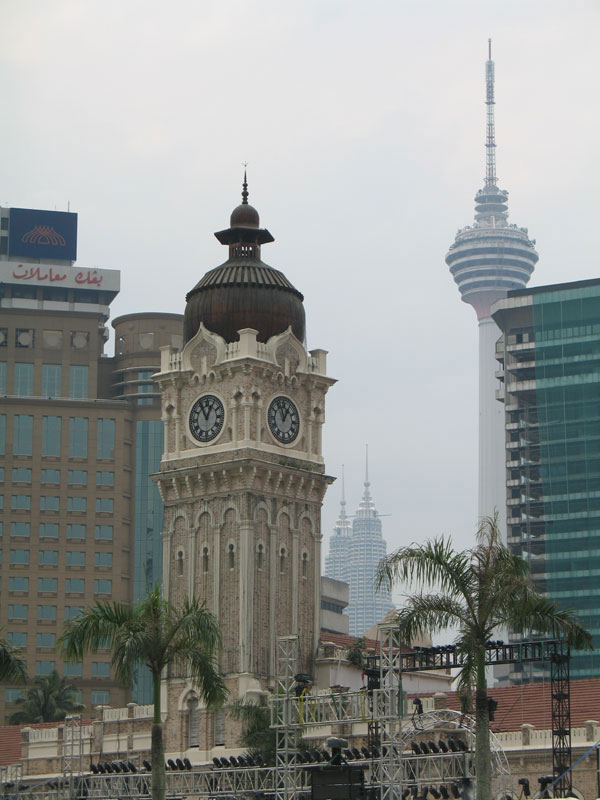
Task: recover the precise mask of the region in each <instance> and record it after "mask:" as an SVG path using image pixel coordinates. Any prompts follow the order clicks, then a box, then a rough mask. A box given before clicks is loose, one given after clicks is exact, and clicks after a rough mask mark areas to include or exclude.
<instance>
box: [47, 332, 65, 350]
mask: <svg viewBox="0 0 600 800" xmlns="http://www.w3.org/2000/svg"><path fill="white" fill-rule="evenodd" d="M62 343H63V332H62V331H42V347H43V348H44V349H45V350H61V349H62Z"/></svg>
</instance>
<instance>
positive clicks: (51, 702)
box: [10, 670, 85, 725]
mask: <svg viewBox="0 0 600 800" xmlns="http://www.w3.org/2000/svg"><path fill="white" fill-rule="evenodd" d="M15 702H16V703H18V705H20V706H21V709H20V711H15V713H14V714H12V715H11V717H10V724H11V725H23V724H25V723H27V722H58V721H59V720H61V719H64V718H65V717H66V715H67V714H73V713H77V712H78V711H83V709H84V708H85V706H82V705H81V703H77V702H75V689H74V688H73V686H71V684H69V683H67V680H66V678H61V677H60V676H59V674H58V672H57V671H56V670H53V671H52V672H51V673H50V674H49V675H43V676H39V677H37V678H35V680H34V682H33V686H32V687H30V688H29V689H28V690H27V692H26V693H25V695H24V697H19V698H18V699H17V700H16V701H15Z"/></svg>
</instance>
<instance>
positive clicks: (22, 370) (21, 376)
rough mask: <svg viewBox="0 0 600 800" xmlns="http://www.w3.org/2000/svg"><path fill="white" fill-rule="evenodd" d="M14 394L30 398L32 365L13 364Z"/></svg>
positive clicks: (31, 392) (31, 391)
mask: <svg viewBox="0 0 600 800" xmlns="http://www.w3.org/2000/svg"><path fill="white" fill-rule="evenodd" d="M15 394H16V395H17V397H31V396H32V394H33V364H15Z"/></svg>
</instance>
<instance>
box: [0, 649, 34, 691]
mask: <svg viewBox="0 0 600 800" xmlns="http://www.w3.org/2000/svg"><path fill="white" fill-rule="evenodd" d="M21 655H22V651H21V650H20V649H19V648H17V647H13V646H12V645H10V644H8V642H6V641H5V640H4V639H0V681H16V682H21V681H24V680H25V678H26V677H27V669H26V667H25V662H24V661H23V659H22V658H21Z"/></svg>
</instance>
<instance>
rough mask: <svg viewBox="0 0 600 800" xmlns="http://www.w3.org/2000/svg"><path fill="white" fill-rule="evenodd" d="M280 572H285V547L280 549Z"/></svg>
mask: <svg viewBox="0 0 600 800" xmlns="http://www.w3.org/2000/svg"><path fill="white" fill-rule="evenodd" d="M279 572H285V547H282V548H281V550H280V551H279Z"/></svg>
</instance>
